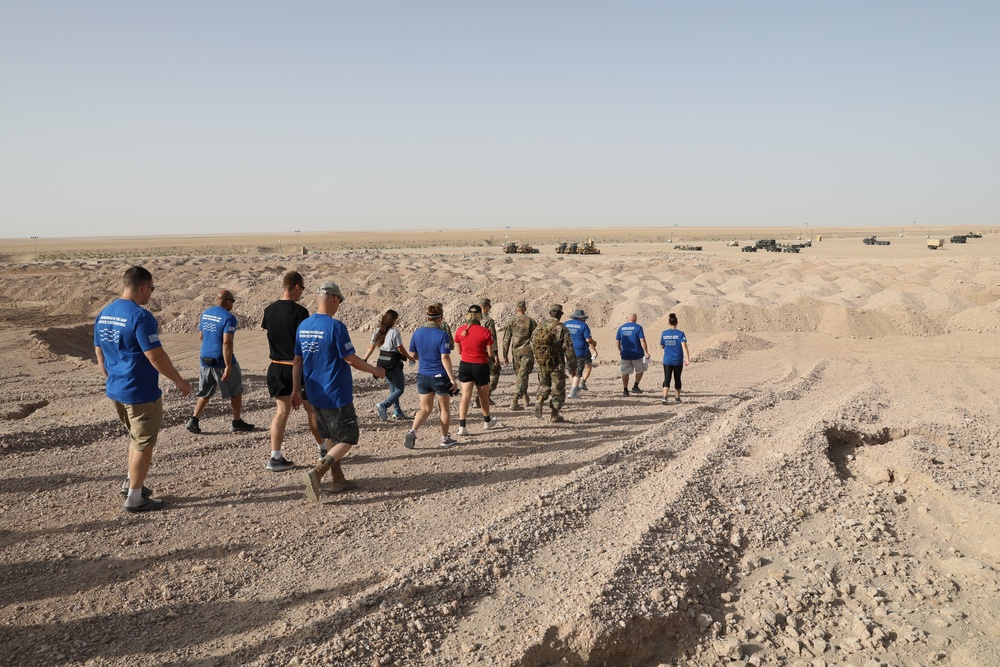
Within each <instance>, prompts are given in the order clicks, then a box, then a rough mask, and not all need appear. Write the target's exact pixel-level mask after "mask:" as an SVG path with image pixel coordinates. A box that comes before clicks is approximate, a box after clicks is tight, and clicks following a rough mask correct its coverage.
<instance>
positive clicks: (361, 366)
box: [296, 354, 385, 378]
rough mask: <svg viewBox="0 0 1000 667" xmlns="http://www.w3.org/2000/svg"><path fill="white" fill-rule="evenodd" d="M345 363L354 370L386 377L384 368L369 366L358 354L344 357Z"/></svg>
mask: <svg viewBox="0 0 1000 667" xmlns="http://www.w3.org/2000/svg"><path fill="white" fill-rule="evenodd" d="M297 358H298V357H296V359H297ZM344 361H346V362H347V363H348V364H350V366H351V368H354V369H356V370H359V371H363V372H365V373H371V374H372V375H374V376H375V377H377V378H384V377H385V369H384V368H379V367H378V366H372V365H371V364H369V363H368V362H367V361H365V360H364V359H362V358H361V357H359V356H358V355H356V354H349V355H347V356H346V357H344Z"/></svg>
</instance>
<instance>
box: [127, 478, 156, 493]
mask: <svg viewBox="0 0 1000 667" xmlns="http://www.w3.org/2000/svg"><path fill="white" fill-rule="evenodd" d="M121 494H122V498H128V480H127V479H126V480H125V481H124V482H122V490H121ZM152 495H153V492H152V491H150V490H149V489H148V488H146V485H145V484H143V485H142V497H143V498H149V497H151V496H152Z"/></svg>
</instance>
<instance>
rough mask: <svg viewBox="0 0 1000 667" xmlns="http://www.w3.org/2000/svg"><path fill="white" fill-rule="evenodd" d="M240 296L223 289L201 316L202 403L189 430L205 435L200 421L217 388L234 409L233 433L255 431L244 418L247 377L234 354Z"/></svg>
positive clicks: (231, 427)
mask: <svg viewBox="0 0 1000 667" xmlns="http://www.w3.org/2000/svg"><path fill="white" fill-rule="evenodd" d="M235 303H236V295H235V294H233V293H232V292H231V291H230V290H227V289H220V290H219V294H218V295H217V296H216V297H215V305H214V306H212V307H211V308H209V309H208V310H206V311H205V312H204V313H202V314H201V321H199V322H198V331H199V334H200V336H201V378H200V382H199V385H198V401H197V402H196V403H195V406H194V414H192V415H191V418H190V419H188V421H187V424H186V426H187V430H189V431H191V432H192V433H201V426H200V425H199V423H198V419H199V418H200V417H201V413H202V412H204V410H205V406H207V405H208V401H209V399H210V398H212V394H214V393H215V390H216V389H219V393H221V394H222V398H228V399H229V404H230V405H231V406H232V408H233V422H232V425H231V426H230V428H229V430H230V431H232V432H233V433H239V432H243V431H252V430H253V429H254V427H253V425H252V424H248V423H246V422H245V421H243V419H242V418H241V416H240V415H241V413H242V412H243V374H242V372H241V371H240V365H239V364H238V363H237V362H236V357H235V355H233V337H234V336H235V335H236V316H235V315H233V313H232V310H233V305H234V304H235Z"/></svg>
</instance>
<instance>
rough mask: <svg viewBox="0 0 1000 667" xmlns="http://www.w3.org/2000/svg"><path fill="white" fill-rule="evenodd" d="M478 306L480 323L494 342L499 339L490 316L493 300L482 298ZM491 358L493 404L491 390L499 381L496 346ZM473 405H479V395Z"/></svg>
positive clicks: (498, 362)
mask: <svg viewBox="0 0 1000 667" xmlns="http://www.w3.org/2000/svg"><path fill="white" fill-rule="evenodd" d="M479 307H480V308H482V309H483V319H482V321H481V324H482V325H483V326H484V327H486V328H487V329H489V330H490V333H491V334H493V341H494V344H496V343H498V342H499V341H500V337H499V336H497V324H496V322H494V321H493V318H492V317H490V310H492V309H493V302H492V301H490V300H489V299H486V298H484V299H483V300H482V301H480V302H479ZM493 350H494V352H493V358H492V359H490V405H495V403H494V402H493V391H494V390H495V389H496V388H497V383H498V382H500V355H499V354H498V351H497V348H496V347H494V348H493ZM475 406H476V407H477V408H478V407H479V396H478V395H477V396H476V397H475Z"/></svg>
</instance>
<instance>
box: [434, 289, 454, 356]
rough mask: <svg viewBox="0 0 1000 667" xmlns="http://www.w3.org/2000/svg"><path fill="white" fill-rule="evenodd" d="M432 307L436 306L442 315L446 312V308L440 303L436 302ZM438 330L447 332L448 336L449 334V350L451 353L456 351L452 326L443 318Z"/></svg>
mask: <svg viewBox="0 0 1000 667" xmlns="http://www.w3.org/2000/svg"><path fill="white" fill-rule="evenodd" d="M431 305H432V306H436V307H437V308H439V309H440V310H441V312H442V313H443V312H444V306H443V305H441V302H440V301H435V302H434V303H432V304H431ZM437 328H438V329H440V330H441V331H443V332H445V333H446V334H448V350H449V351H451V350H454V349H455V334H454V333H453V332H452V330H451V326H450V325H449V324H448V323H447V322H445V321H444V318H443V317H442V318H441V321H440V322H438V323H437Z"/></svg>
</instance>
